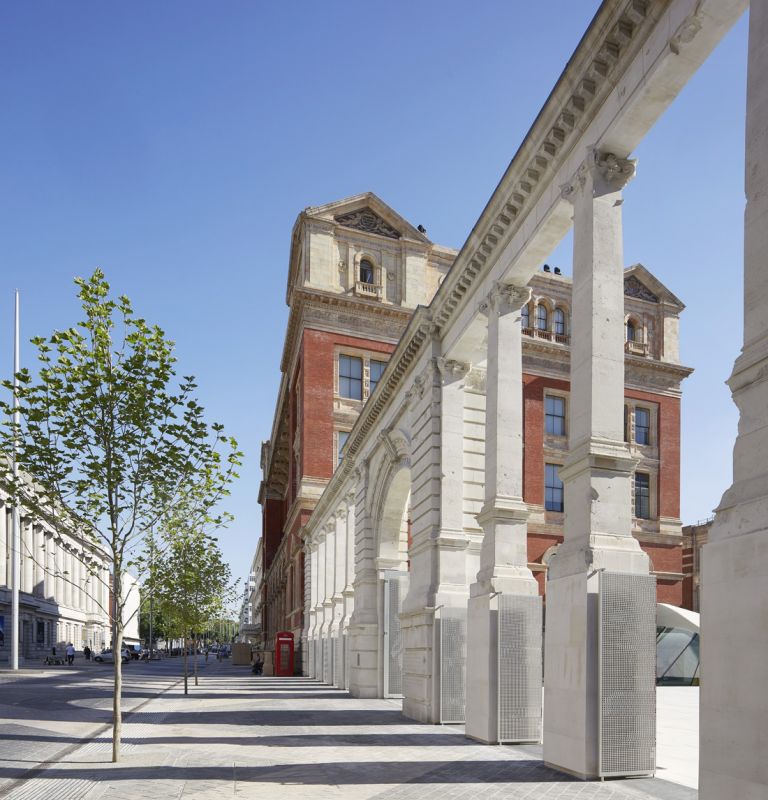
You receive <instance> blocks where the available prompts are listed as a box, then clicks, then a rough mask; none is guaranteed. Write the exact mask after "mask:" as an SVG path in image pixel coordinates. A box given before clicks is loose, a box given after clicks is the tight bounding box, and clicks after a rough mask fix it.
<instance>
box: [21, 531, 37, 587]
mask: <svg viewBox="0 0 768 800" xmlns="http://www.w3.org/2000/svg"><path fill="white" fill-rule="evenodd" d="M20 524H21V558H22V563H23V565H24V568H23V569H22V574H23V580H22V584H21V591H23V592H27V593H28V594H32V592H33V590H34V588H35V569H34V563H33V562H32V555H33V553H34V552H35V543H34V538H33V534H32V522H31V521H30V520H29V519H22V520H21V523H20Z"/></svg>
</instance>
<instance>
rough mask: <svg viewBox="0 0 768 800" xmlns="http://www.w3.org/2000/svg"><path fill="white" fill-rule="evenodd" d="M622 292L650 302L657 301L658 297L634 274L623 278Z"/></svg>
mask: <svg viewBox="0 0 768 800" xmlns="http://www.w3.org/2000/svg"><path fill="white" fill-rule="evenodd" d="M624 294H625V295H626V296H627V297H636V298H637V299H638V300H648V301H649V302H651V303H658V302H659V298H658V297H657V296H656V295H655V294H654V293H653V292H652V291H651V290H650V289H649V288H648V287H647V286H646V285H645V284H644V283H641V282H640V281H639V280H638V279H637V278H636V277H635V276H634V275H630V276H629V277H628V278H625V279H624Z"/></svg>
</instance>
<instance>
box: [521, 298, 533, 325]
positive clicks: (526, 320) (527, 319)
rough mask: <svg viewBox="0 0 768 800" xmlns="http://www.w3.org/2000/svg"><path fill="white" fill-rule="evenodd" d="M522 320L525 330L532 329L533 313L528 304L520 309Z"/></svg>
mask: <svg viewBox="0 0 768 800" xmlns="http://www.w3.org/2000/svg"><path fill="white" fill-rule="evenodd" d="M520 320H521V322H522V324H523V328H530V327H531V312H530V311H529V309H528V303H526V304H525V305H524V306H523V307H522V308H521V309H520Z"/></svg>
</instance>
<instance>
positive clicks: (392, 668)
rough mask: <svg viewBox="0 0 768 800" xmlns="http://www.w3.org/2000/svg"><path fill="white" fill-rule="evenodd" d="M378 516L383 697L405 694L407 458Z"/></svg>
mask: <svg viewBox="0 0 768 800" xmlns="http://www.w3.org/2000/svg"><path fill="white" fill-rule="evenodd" d="M388 478H389V480H388V482H387V485H386V488H385V490H384V493H383V495H382V497H381V503H380V505H379V513H378V514H377V516H376V569H377V573H378V579H379V592H378V596H379V614H378V617H379V688H380V693H381V696H382V697H402V695H403V639H402V633H401V629H400V611H401V610H402V607H403V601H404V600H405V596H406V594H407V593H408V567H409V563H408V535H409V529H410V509H411V470H410V467H409V466H408V464H407V461H406V460H405V459H402V460H401V461H400V462H398V464H396V465H393V466H392V468H391V471H390V474H389V476H388Z"/></svg>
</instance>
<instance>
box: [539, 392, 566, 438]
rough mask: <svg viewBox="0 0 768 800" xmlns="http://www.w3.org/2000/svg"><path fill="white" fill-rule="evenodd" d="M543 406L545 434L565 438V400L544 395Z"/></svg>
mask: <svg viewBox="0 0 768 800" xmlns="http://www.w3.org/2000/svg"><path fill="white" fill-rule="evenodd" d="M544 404H545V406H544V407H545V417H544V423H545V430H546V432H547V433H548V434H550V435H552V436H565V398H563V397H556V396H554V395H546V396H545V397H544Z"/></svg>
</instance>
